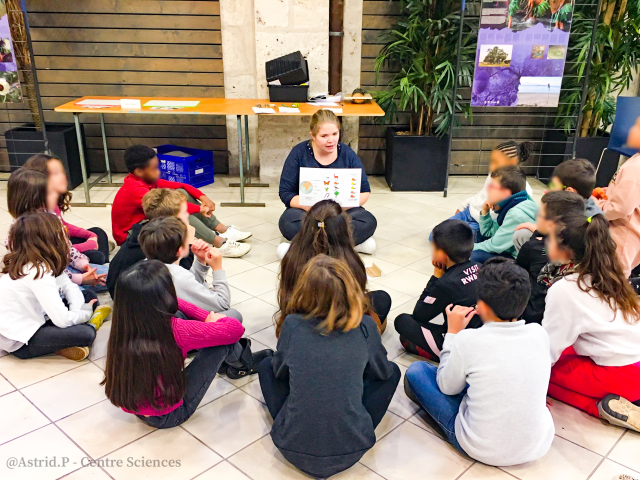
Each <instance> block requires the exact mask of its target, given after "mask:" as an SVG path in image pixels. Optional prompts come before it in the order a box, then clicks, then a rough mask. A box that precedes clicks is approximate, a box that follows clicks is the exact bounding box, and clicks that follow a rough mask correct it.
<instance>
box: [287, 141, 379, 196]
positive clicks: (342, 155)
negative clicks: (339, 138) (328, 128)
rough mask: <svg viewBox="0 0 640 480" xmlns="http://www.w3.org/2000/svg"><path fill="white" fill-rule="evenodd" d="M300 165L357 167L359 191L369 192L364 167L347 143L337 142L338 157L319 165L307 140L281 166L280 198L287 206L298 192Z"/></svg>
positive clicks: (294, 149) (295, 148) (297, 146)
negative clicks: (359, 173) (358, 171)
mask: <svg viewBox="0 0 640 480" xmlns="http://www.w3.org/2000/svg"><path fill="white" fill-rule="evenodd" d="M300 167H308V168H359V169H360V170H362V180H361V182H360V192H370V191H371V187H370V186H369V181H368V180H367V174H366V173H364V167H363V166H362V162H361V161H360V157H358V154H357V153H356V152H354V151H353V150H352V149H351V147H349V145H345V144H344V143H342V142H339V143H338V158H336V160H335V162H333V163H332V164H330V165H321V164H320V163H318V161H317V160H316V158H315V157H314V156H313V148H312V147H311V141H309V140H307V141H304V142H301V143H299V144H298V145H296V146H295V147H293V150H291V152H290V153H289V156H288V157H287V160H286V161H285V162H284V167H282V175H281V176H280V190H279V194H280V200H282V203H284V204H285V205H286V206H287V208H289V207H290V206H291V205H290V204H291V199H292V198H293V197H295V196H296V195H298V194H299V193H300V185H299V184H300Z"/></svg>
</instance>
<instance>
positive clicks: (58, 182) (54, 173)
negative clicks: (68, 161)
mask: <svg viewBox="0 0 640 480" xmlns="http://www.w3.org/2000/svg"><path fill="white" fill-rule="evenodd" d="M47 170H48V171H49V183H50V187H51V188H54V189H55V190H56V191H57V192H58V194H62V193H65V192H66V191H67V189H68V182H67V172H65V171H64V167H63V166H62V162H60V160H56V159H53V160H49V161H48V162H47Z"/></svg>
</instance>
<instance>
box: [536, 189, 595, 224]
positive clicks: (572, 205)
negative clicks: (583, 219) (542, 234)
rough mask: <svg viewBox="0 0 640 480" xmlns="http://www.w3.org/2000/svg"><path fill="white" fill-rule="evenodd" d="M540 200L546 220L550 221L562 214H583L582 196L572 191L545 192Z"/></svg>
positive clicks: (555, 219)
mask: <svg viewBox="0 0 640 480" xmlns="http://www.w3.org/2000/svg"><path fill="white" fill-rule="evenodd" d="M540 201H541V202H542V203H544V208H545V214H546V217H547V220H551V221H552V222H555V221H557V220H558V219H559V218H560V217H562V216H564V215H580V214H582V215H584V198H582V197H581V196H580V195H578V194H577V193H574V192H567V191H566V190H558V191H556V192H547V193H545V194H544V195H543V196H542V199H541V200H540Z"/></svg>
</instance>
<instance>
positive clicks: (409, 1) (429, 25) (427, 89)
mask: <svg viewBox="0 0 640 480" xmlns="http://www.w3.org/2000/svg"><path fill="white" fill-rule="evenodd" d="M390 1H399V2H400V3H401V16H400V17H399V20H398V21H397V22H396V24H395V25H394V26H393V27H392V28H391V29H390V30H389V31H386V32H384V33H383V34H382V36H381V38H382V40H383V41H384V43H385V45H384V46H383V47H382V49H381V50H380V53H379V54H378V57H377V58H376V64H375V71H376V85H377V84H378V78H379V73H380V71H381V70H382V68H383V67H384V66H389V67H392V68H394V69H399V71H398V72H397V73H395V74H394V75H393V76H392V78H391V80H390V81H389V84H388V85H387V86H386V89H385V90H383V91H380V92H372V94H373V96H374V98H375V99H376V101H377V102H378V103H379V104H380V106H381V107H382V109H383V110H384V111H385V117H384V119H383V121H385V122H387V123H390V122H392V121H393V120H394V119H396V118H397V115H398V112H399V111H408V112H410V122H409V123H410V133H411V134H413V135H434V134H436V135H444V134H446V133H448V131H449V127H450V125H451V118H452V116H453V115H452V113H453V111H454V108H455V109H456V111H457V112H463V113H464V114H465V116H470V115H471V108H470V106H469V105H468V104H462V103H459V102H458V100H461V96H460V95H457V97H458V98H457V99H456V101H455V102H454V100H453V88H454V77H455V68H456V58H457V44H458V36H459V29H460V7H461V3H460V0H390ZM465 27H466V26H465ZM467 30H469V29H468V28H465V31H464V35H463V41H462V45H461V52H460V53H461V56H462V57H461V58H463V59H472V58H473V56H474V55H475V45H474V44H473V42H472V40H473V38H474V35H473V32H472V30H469V31H467ZM472 73H473V66H472V63H471V62H468V61H467V62H461V63H460V68H459V71H458V86H459V87H460V86H471V78H472Z"/></svg>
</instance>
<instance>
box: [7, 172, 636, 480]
mask: <svg viewBox="0 0 640 480" xmlns="http://www.w3.org/2000/svg"><path fill="white" fill-rule="evenodd" d="M233 180H234V179H232V178H228V177H224V176H219V177H217V179H216V183H215V184H214V185H213V186H208V187H204V188H203V190H204V191H205V192H206V193H207V194H208V195H209V196H210V197H211V198H212V199H213V200H214V201H215V202H216V203H220V202H222V201H235V200H237V199H238V198H239V191H238V189H237V188H230V187H228V186H227V185H228V183H229V181H233ZM236 181H237V180H236ZM370 182H371V184H372V187H373V193H372V195H371V198H370V200H369V205H368V208H369V209H370V210H371V211H372V212H373V213H374V214H375V215H376V218H377V219H378V230H377V232H376V235H375V237H376V240H377V242H378V247H379V249H378V252H377V253H376V254H375V255H373V256H363V259H364V261H365V264H367V265H370V264H371V263H372V262H375V263H376V264H377V265H378V266H379V267H380V269H381V270H382V276H381V277H379V278H375V279H373V280H372V281H371V283H370V287H371V289H376V288H384V289H386V290H388V291H389V293H390V294H391V297H392V300H393V305H392V310H391V313H390V315H389V318H390V323H389V328H387V331H386V332H385V334H384V335H383V342H384V345H385V347H386V348H387V351H388V353H389V358H391V359H393V360H394V361H395V362H397V363H398V365H400V368H401V370H402V371H403V372H404V371H406V368H407V367H408V366H409V365H411V363H412V362H413V361H415V360H417V357H414V356H413V355H408V354H406V353H404V352H403V350H402V347H401V346H400V343H399V341H398V337H397V334H396V333H395V331H394V329H393V322H392V321H393V319H394V318H395V317H396V316H397V315H398V314H399V313H402V312H407V311H411V309H412V308H413V304H414V303H415V301H416V299H417V298H416V297H417V296H418V295H419V294H420V292H421V291H422V289H423V287H424V285H425V284H426V282H427V280H428V278H429V275H430V274H431V272H432V267H431V263H430V261H429V247H428V234H429V231H430V230H431V228H433V226H435V225H437V224H438V223H439V222H440V221H442V220H444V219H446V218H448V217H449V216H450V215H451V214H452V213H453V212H454V211H455V210H456V208H457V207H458V205H459V203H460V202H461V200H462V199H464V198H465V197H466V196H468V195H471V194H474V193H476V192H477V191H478V190H479V189H480V188H481V187H482V183H483V182H484V178H475V177H454V178H452V179H451V182H450V190H449V197H448V198H443V196H442V194H441V193H411V192H407V193H403V192H393V193H392V192H390V191H389V189H388V188H387V186H386V183H385V181H384V179H383V178H381V177H372V178H370ZM530 183H532V185H533V187H534V193H535V197H536V199H539V197H540V195H541V194H542V190H543V186H542V185H541V184H540V183H538V182H535V181H534V180H530ZM5 189H6V182H0V190H5ZM92 193H93V197H92V198H93V199H94V200H95V201H109V200H110V199H112V198H113V195H114V194H115V189H112V188H96V189H93V190H92ZM75 196H76V198H77V199H82V197H83V194H82V192H81V191H80V190H78V191H76V193H75ZM4 197H5V194H4V192H1V193H0V199H2V200H1V201H0V238H4V237H5V236H6V233H7V230H8V227H9V223H10V222H11V218H10V216H9V214H8V213H7V212H6V202H4ZM246 197H247V200H253V201H264V202H266V203H267V207H266V208H249V207H243V208H233V207H220V206H219V207H217V209H216V214H217V215H218V217H219V218H220V219H221V220H222V221H223V222H224V223H226V224H234V225H236V226H238V227H239V228H242V229H248V230H251V231H252V232H253V233H254V236H253V237H252V238H251V239H250V242H251V244H252V246H253V249H252V251H251V252H250V253H249V254H248V255H246V256H245V257H244V258H242V259H225V260H224V264H225V269H226V271H227V276H228V277H229V284H230V285H231V291H232V304H233V306H234V307H235V308H238V309H239V310H240V311H241V312H242V313H243V315H244V318H245V327H246V329H247V334H248V335H250V336H251V338H252V340H253V342H254V345H255V347H256V349H259V348H264V346H269V347H271V348H274V347H275V344H276V338H275V334H274V331H273V327H272V320H271V317H272V315H273V313H274V312H275V310H276V306H275V305H276V300H275V295H276V290H275V289H276V278H277V273H278V266H279V262H278V261H277V259H276V257H275V247H276V245H277V244H278V243H279V242H280V241H281V240H282V239H281V237H280V233H279V231H278V227H277V222H278V218H279V216H280V213H281V212H282V210H283V206H282V204H281V203H280V201H279V200H278V196H277V185H272V186H271V187H270V188H252V189H247V190H246ZM67 218H68V220H69V221H71V222H75V223H77V224H78V225H81V226H85V227H90V226H95V225H97V226H100V227H102V228H104V229H105V230H106V231H108V232H110V230H111V220H110V210H109V208H73V210H72V211H71V212H70V213H69V214H67ZM0 245H1V242H0ZM3 253H4V250H3V247H2V246H0V254H3ZM101 300H102V301H103V302H106V301H109V300H108V296H106V297H105V296H102V298H101ZM108 326H109V324H108V323H107V324H106V325H105V328H103V329H102V330H100V332H98V339H97V340H96V345H95V347H94V349H93V353H92V356H91V357H90V358H91V360H90V361H85V362H82V363H76V362H71V361H69V360H65V359H63V358H60V357H53V356H52V357H45V358H41V359H34V360H28V361H21V360H18V359H16V358H14V357H12V356H2V357H1V358H0V478H1V479H3V480H10V479H18V478H19V479H20V480H23V479H38V480H49V479H56V478H62V477H64V478H66V479H68V480H86V479H95V480H106V479H109V478H111V479H116V480H120V479H136V480H138V479H147V478H149V479H150V478H153V479H164V478H166V479H185V480H186V479H192V478H196V477H197V478H198V479H200V480H218V479H219V480H248V479H254V480H272V479H273V480H276V479H277V480H279V479H297V478H306V477H305V475H303V474H301V473H300V472H298V471H297V470H296V469H294V468H293V467H292V466H291V465H289V464H288V463H287V462H286V461H285V460H284V458H283V457H282V456H281V455H280V454H279V453H278V451H277V450H276V449H275V447H274V446H273V443H272V442H271V439H270V437H269V434H268V432H269V429H270V425H271V419H270V417H269V414H268V413H267V410H266V408H265V406H264V404H263V398H262V394H261V392H260V385H259V383H258V381H257V378H255V377H252V378H249V379H242V380H239V381H233V382H231V381H228V380H227V379H226V378H223V377H220V378H217V379H216V380H215V381H214V382H213V384H212V386H211V388H210V389H209V391H208V392H207V394H206V396H205V398H204V399H203V401H202V404H201V405H200V408H199V409H198V411H197V412H196V413H195V415H194V416H193V418H191V419H190V420H189V421H188V422H186V423H185V424H184V425H183V426H181V427H178V428H175V429H172V430H169V431H154V430H153V429H151V428H149V427H146V426H145V425H143V424H142V423H141V422H139V421H138V420H137V419H136V418H135V417H134V416H132V415H128V414H125V413H123V412H122V411H120V410H119V409H117V408H115V407H113V406H112V405H111V404H110V403H109V402H108V400H106V398H105V396H104V390H103V389H102V387H100V386H99V385H98V384H99V382H100V380H101V379H102V369H104V363H105V357H104V355H105V345H106V341H107V337H108V333H109V328H108ZM0 355H1V354H0ZM552 403H553V405H552V406H551V411H552V413H553V416H554V419H555V423H556V435H557V436H556V439H555V442H554V444H553V446H552V449H551V451H550V452H549V454H547V455H546V456H545V457H544V458H543V459H541V460H539V461H537V462H533V463H531V464H526V465H520V466H516V467H509V468H503V469H496V468H492V467H487V466H485V465H482V464H479V463H476V462H473V461H472V460H471V459H469V458H466V457H464V456H462V455H460V454H458V453H457V452H456V451H455V450H454V449H453V448H452V447H451V446H449V445H448V444H447V443H446V442H444V441H443V440H442V439H441V438H440V437H438V436H437V435H436V434H435V433H434V431H433V430H432V429H431V428H430V427H429V425H428V424H427V423H425V421H424V419H423V416H422V413H421V412H419V411H418V408H417V407H416V406H415V405H414V404H413V403H412V402H411V401H409V400H408V399H407V398H406V397H405V396H404V393H403V391H402V388H398V391H397V393H396V397H395V398H394V400H393V401H392V403H391V405H390V406H389V412H388V413H387V415H386V416H385V418H384V420H383V422H382V423H381V425H380V426H379V427H378V429H377V431H376V434H377V436H378V443H377V444H376V445H375V446H374V447H373V448H372V449H371V450H370V451H369V452H368V453H367V454H366V455H365V456H364V457H363V458H362V460H361V462H359V463H358V464H356V465H355V466H354V467H353V468H351V469H349V470H347V471H346V472H344V473H342V474H340V475H337V476H336V477H335V478H336V479H340V480H355V479H358V480H383V479H387V480H396V479H398V480H406V479H407V478H414V477H422V478H425V479H430V480H454V479H461V480H481V479H482V480H508V479H510V478H512V479H513V478H519V479H522V480H547V479H561V480H587V479H591V480H609V479H610V478H611V477H612V476H613V475H617V474H621V473H626V474H629V475H632V476H635V477H639V478H640V473H639V472H640V460H639V459H640V456H639V455H638V452H639V451H640V435H637V434H634V433H631V432H625V431H624V430H622V429H619V428H616V427H612V426H610V425H605V424H603V423H602V422H601V421H599V420H597V419H595V418H591V417H588V416H586V415H585V414H583V413H581V412H579V411H577V410H574V409H573V408H571V407H569V406H567V405H563V404H561V403H559V402H556V401H553V402H552ZM496 408H501V407H500V406H499V405H497V406H496ZM54 456H57V458H58V463H57V464H56V465H51V466H49V467H45V466H42V467H39V468H36V467H32V468H14V469H9V468H8V467H7V461H8V459H10V458H11V457H15V458H18V459H20V458H24V460H25V461H27V460H29V459H34V458H44V457H49V459H51V458H52V457H54ZM63 457H65V458H66V459H68V460H66V461H65V460H64V459H63ZM143 459H144V460H152V461H153V460H163V459H164V460H175V461H177V462H179V466H178V465H175V466H173V467H168V466H167V467H165V468H162V467H154V466H148V467H142V466H140V465H139V464H138V466H137V467H136V466H128V465H129V462H132V461H134V460H138V461H141V460H143ZM116 460H122V464H123V466H122V467H118V466H115V461H116ZM91 461H96V462H97V463H99V464H100V465H99V466H93V467H92V466H87V465H88V463H90V462H91ZM177 462H176V463H177Z"/></svg>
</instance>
